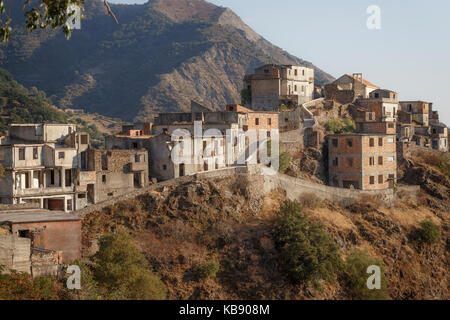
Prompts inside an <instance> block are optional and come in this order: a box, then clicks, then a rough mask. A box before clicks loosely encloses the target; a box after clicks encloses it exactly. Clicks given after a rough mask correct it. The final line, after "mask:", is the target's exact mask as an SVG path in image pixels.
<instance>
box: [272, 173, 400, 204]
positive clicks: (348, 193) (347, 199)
mask: <svg viewBox="0 0 450 320" xmlns="http://www.w3.org/2000/svg"><path fill="white" fill-rule="evenodd" d="M276 189H282V190H284V191H285V192H286V197H287V198H288V199H290V200H298V199H299V197H300V196H301V195H302V194H304V193H314V194H315V195H316V196H318V197H320V198H321V199H327V200H330V201H334V202H338V203H342V204H349V203H351V202H353V201H355V200H358V199H360V198H361V196H363V195H373V196H380V197H381V199H382V201H385V202H386V203H388V204H390V203H391V202H392V201H393V199H394V191H393V190H392V189H388V190H382V191H361V190H350V189H343V188H334V187H329V186H326V185H321V184H317V183H313V182H309V181H305V180H301V179H298V178H293V177H290V176H287V175H284V174H280V173H277V174H275V175H265V176H264V192H265V193H268V192H270V191H272V190H276Z"/></svg>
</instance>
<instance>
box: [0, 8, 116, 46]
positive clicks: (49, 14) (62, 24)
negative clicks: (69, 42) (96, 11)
mask: <svg viewBox="0 0 450 320" xmlns="http://www.w3.org/2000/svg"><path fill="white" fill-rule="evenodd" d="M5 2H6V0H0V42H7V41H8V40H9V39H10V38H11V35H12V32H13V30H12V27H11V16H10V11H11V8H7V6H6V4H5ZM103 4H104V6H105V8H106V11H107V13H108V15H110V16H112V18H113V19H114V20H115V21H116V23H119V21H118V20H117V17H116V16H115V14H114V12H113V11H112V10H111V7H110V5H109V3H108V1H107V0H103ZM84 5H85V0H25V2H24V4H23V6H22V11H24V15H25V17H26V21H25V26H26V28H27V30H29V31H33V30H36V29H38V28H41V29H45V28H47V27H51V28H52V29H57V28H61V29H62V31H63V32H64V34H65V35H66V38H70V35H71V34H72V28H71V26H70V22H72V23H73V22H75V19H76V18H77V17H76V16H75V15H76V13H77V10H75V8H76V7H78V8H80V15H81V16H80V19H81V18H82V17H83V15H82V13H83V12H84ZM9 6H11V4H9Z"/></svg>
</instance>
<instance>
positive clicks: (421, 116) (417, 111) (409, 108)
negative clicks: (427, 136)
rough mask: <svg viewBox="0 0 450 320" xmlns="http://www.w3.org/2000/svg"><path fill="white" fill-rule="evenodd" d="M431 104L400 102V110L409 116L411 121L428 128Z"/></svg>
mask: <svg viewBox="0 0 450 320" xmlns="http://www.w3.org/2000/svg"><path fill="white" fill-rule="evenodd" d="M432 106H433V104H432V103H429V102H424V101H400V110H402V111H403V112H406V113H408V114H411V116H412V121H414V122H415V123H417V124H418V125H422V126H426V127H427V126H428V125H429V124H430V122H429V115H430V111H431V109H432Z"/></svg>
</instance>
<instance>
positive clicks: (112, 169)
mask: <svg viewBox="0 0 450 320" xmlns="http://www.w3.org/2000/svg"><path fill="white" fill-rule="evenodd" d="M88 158H89V161H88V169H89V170H90V171H93V172H95V188H91V189H89V190H88V192H89V197H90V198H91V199H92V200H93V202H94V203H98V202H102V201H105V200H108V199H111V198H113V197H117V196H120V195H123V194H126V193H129V192H130V191H132V190H135V189H141V188H143V187H145V186H147V185H148V176H149V175H148V152H147V150H146V149H138V150H96V149H92V148H90V149H89V157H88Z"/></svg>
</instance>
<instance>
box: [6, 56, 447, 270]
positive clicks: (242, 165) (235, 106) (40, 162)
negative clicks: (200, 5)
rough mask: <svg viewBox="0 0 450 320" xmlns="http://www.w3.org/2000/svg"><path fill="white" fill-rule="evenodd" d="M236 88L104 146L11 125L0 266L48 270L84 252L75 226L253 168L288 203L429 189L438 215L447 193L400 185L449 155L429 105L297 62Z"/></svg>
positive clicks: (72, 134) (70, 128)
mask: <svg viewBox="0 0 450 320" xmlns="http://www.w3.org/2000/svg"><path fill="white" fill-rule="evenodd" d="M242 88H243V89H242V91H241V98H242V100H241V101H240V103H236V101H235V102H234V103H230V104H228V105H226V106H220V107H217V108H216V109H218V110H220V111H215V110H212V109H210V108H208V107H206V106H204V105H202V104H201V103H198V102H195V101H192V103H191V110H190V111H189V112H166V113H158V114H157V115H155V117H154V121H153V122H145V123H134V124H131V125H123V127H122V130H121V131H120V132H117V133H115V134H113V135H110V136H108V137H107V138H106V143H105V150H99V149H96V148H94V147H93V146H92V145H91V144H90V141H89V140H90V139H89V135H88V134H87V133H85V132H79V131H77V127H76V125H71V124H57V123H45V124H12V125H10V126H9V131H8V135H7V136H5V137H1V138H0V165H1V166H2V167H3V168H4V173H3V175H2V177H1V180H0V265H5V266H6V267H7V268H9V269H16V270H19V271H23V272H26V273H30V274H31V275H32V276H33V277H38V276H42V275H57V274H58V270H60V266H61V265H64V264H68V263H70V262H71V261H74V260H77V259H81V258H82V257H83V256H84V251H85V250H84V246H85V245H84V244H83V243H82V242H83V236H84V235H83V232H84V231H83V228H84V227H83V225H82V221H84V220H83V219H89V218H87V217H89V215H90V214H98V212H99V210H102V208H107V207H109V206H111V205H114V204H116V203H120V202H121V201H127V199H132V198H133V197H137V196H141V195H145V194H146V192H153V191H155V190H159V188H167V187H170V188H172V187H174V186H177V185H181V184H182V183H183V182H184V181H190V180H189V179H196V180H197V181H203V180H205V181H206V180H207V179H210V178H225V179H227V177H228V179H231V177H233V176H234V175H237V174H241V173H243V174H247V175H250V174H255V173H256V176H263V178H261V179H262V180H258V179H255V181H253V182H252V183H248V185H249V186H250V185H251V186H252V187H254V188H256V189H258V186H259V187H260V189H264V191H265V192H266V193H269V192H276V191H277V190H279V189H280V188H281V189H283V190H284V192H285V195H286V196H287V197H288V198H292V199H293V200H294V199H298V198H299V197H300V196H301V195H302V194H303V193H305V192H313V193H316V194H317V195H318V197H320V198H321V200H323V201H325V200H327V201H335V202H341V201H347V202H348V201H356V200H357V199H360V198H362V197H367V196H370V197H376V198H377V199H380V201H381V202H385V203H387V204H388V205H389V204H392V203H393V202H394V201H395V199H397V198H398V195H399V193H403V194H404V193H411V194H416V193H418V191H419V190H420V187H422V188H429V189H430V188H432V189H433V190H432V192H433V194H435V195H437V196H438V197H441V198H443V200H444V204H443V205H442V206H443V208H444V209H443V210H444V211H445V210H448V208H449V207H448V206H447V207H445V203H446V201H447V200H448V197H449V194H448V189H447V190H444V191H440V189H439V187H436V186H434V184H433V187H429V185H427V184H426V183H424V184H423V185H422V186H419V184H421V183H420V182H419V181H417V182H415V181H414V178H411V177H409V178H408V174H410V175H411V166H412V164H411V163H410V160H408V159H409V158H410V157H411V155H413V154H417V153H420V152H422V151H424V152H425V151H426V152H432V153H436V154H439V155H446V156H448V152H449V142H450V141H449V135H448V127H447V126H446V125H445V124H443V123H441V122H440V121H439V114H438V111H436V110H435V108H433V103H431V102H424V101H400V100H399V93H397V92H394V91H392V90H389V89H384V88H380V87H378V86H376V85H375V84H372V83H371V82H369V81H367V80H366V79H364V78H363V75H362V74H360V73H354V74H345V75H343V76H342V77H340V78H338V79H337V80H335V81H333V82H331V83H328V84H326V85H324V86H317V85H315V83H314V70H313V69H311V68H308V67H303V66H299V65H277V64H267V65H262V66H260V67H258V68H256V69H255V70H254V73H253V74H247V75H245V76H244V78H243V87H242ZM276 140H278V143H276ZM272 145H279V150H275V152H274V150H273V149H271V148H270V147H271V146H272ZM268 150H271V152H272V153H275V155H277V154H278V155H279V163H278V167H277V168H276V169H277V171H279V172H275V173H274V172H271V173H268V171H267V169H268V168H269V167H273V165H274V161H273V159H271V158H270V157H265V156H264V155H265V154H267V151H268ZM269 153H270V152H269ZM177 154H178V155H179V157H178V159H177V160H175V159H174V156H175V155H177ZM408 170H409V171H408ZM186 179H188V180H186ZM444 179H445V178H444ZM447 179H448V178H447ZM442 184H445V182H442ZM447 184H448V182H447ZM427 190H428V189H427ZM428 191H430V190H428ZM430 192H431V191H430ZM83 223H84V222H83Z"/></svg>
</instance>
